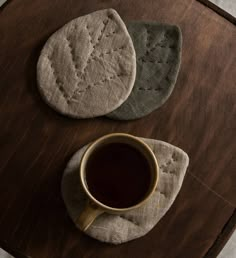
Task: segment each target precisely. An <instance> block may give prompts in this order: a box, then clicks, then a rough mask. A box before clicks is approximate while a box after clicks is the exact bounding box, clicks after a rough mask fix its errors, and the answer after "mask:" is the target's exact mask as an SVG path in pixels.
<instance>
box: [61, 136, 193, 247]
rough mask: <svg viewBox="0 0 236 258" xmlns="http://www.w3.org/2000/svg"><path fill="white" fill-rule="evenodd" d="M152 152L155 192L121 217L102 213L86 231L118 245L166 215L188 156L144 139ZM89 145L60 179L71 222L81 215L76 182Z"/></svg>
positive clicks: (80, 193)
mask: <svg viewBox="0 0 236 258" xmlns="http://www.w3.org/2000/svg"><path fill="white" fill-rule="evenodd" d="M141 139H142V140H143V141H144V142H146V143H147V144H148V145H149V146H150V147H151V149H152V150H153V152H154V154H155V156H156V158H157V160H158V163H159V167H160V178H159V183H158V186H157V189H156V192H155V193H154V194H153V196H152V197H151V198H150V199H149V201H148V202H147V203H146V204H145V205H144V206H142V207H140V208H138V209H135V210H132V211H129V212H125V213H123V214H121V215H112V214H106V213H105V214H102V215H101V216H99V217H98V218H97V219H96V220H95V221H94V222H93V224H92V225H91V226H90V227H89V229H88V230H87V231H86V234H88V235H89V236H91V237H93V238H95V239H97V240H100V241H102V242H107V243H112V244H120V243H124V242H127V241H130V240H133V239H135V238H138V237H141V236H143V235H145V234H147V233H148V232H149V231H150V230H151V229H152V228H153V227H154V226H155V225H156V224H157V222H158V221H159V220H160V219H161V218H162V217H163V216H164V215H165V213H166V212H167V211H168V210H169V209H170V207H171V205H172V203H173V202H174V200H175V198H176V196H177V194H178V193H179V191H180V188H181V185H182V183H183V179H184V176H185V173H186V170H187V167H188V163H189V158H188V155H187V154H186V153H185V152H184V151H183V150H181V149H180V148H178V147H175V146H173V145H171V144H169V143H166V142H163V141H158V140H152V139H144V138H141ZM88 146H89V145H86V146H85V147H83V148H81V149H80V150H78V151H77V152H76V153H75V154H74V156H73V157H72V158H71V160H70V161H69V163H68V165H67V167H66V169H65V171H64V175H63V178H62V185H61V186H62V188H61V189H62V196H63V199H64V202H65V205H66V208H67V210H68V213H69V215H70V217H71V219H72V220H73V221H75V220H76V219H77V218H78V216H79V214H80V213H81V211H82V209H83V207H84V206H85V203H86V196H85V193H84V192H83V190H82V186H81V185H80V181H79V165H80V160H81V157H82V155H83V153H84V152H85V150H86V149H87V148H88Z"/></svg>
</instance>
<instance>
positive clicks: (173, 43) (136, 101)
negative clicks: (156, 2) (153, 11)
mask: <svg viewBox="0 0 236 258" xmlns="http://www.w3.org/2000/svg"><path fill="white" fill-rule="evenodd" d="M127 28H128V31H129V33H130V36H131V38H132V39H133V43H134V48H135V51H136V58H137V75H136V81H135V84H134V88H133V91H132V93H131V94H130V96H129V98H128V99H127V101H126V102H125V103H124V104H123V105H121V106H120V107H119V108H118V109H116V110H115V111H113V112H112V113H111V114H108V117H109V118H112V119H119V120H131V119H137V118H141V117H143V116H145V115H147V114H149V113H151V112H152V111H153V110H155V109H157V108H158V107H160V106H161V105H162V104H163V103H164V102H165V101H166V100H167V99H168V97H169V96H170V94H171V92H172V91H173V89H174V85H175V82H176V79H177V75H178V71H179V67H180V60H181V47H182V36H181V31H180V29H179V28H178V27H177V26H174V25H168V24H159V23H154V22H153V23H151V22H129V23H128V24H127Z"/></svg>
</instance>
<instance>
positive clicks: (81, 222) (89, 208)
mask: <svg viewBox="0 0 236 258" xmlns="http://www.w3.org/2000/svg"><path fill="white" fill-rule="evenodd" d="M102 213H104V210H103V209H101V208H100V207H98V206H97V205H96V204H94V203H92V202H91V201H88V202H87V204H86V206H85V208H84V209H83V211H82V213H81V214H80V216H79V217H78V218H77V219H76V220H75V224H76V225H77V226H78V227H79V229H80V230H81V231H86V230H87V229H88V228H89V226H90V225H91V224H92V223H93V221H94V220H95V219H96V218H97V217H98V216H99V215H100V214H102Z"/></svg>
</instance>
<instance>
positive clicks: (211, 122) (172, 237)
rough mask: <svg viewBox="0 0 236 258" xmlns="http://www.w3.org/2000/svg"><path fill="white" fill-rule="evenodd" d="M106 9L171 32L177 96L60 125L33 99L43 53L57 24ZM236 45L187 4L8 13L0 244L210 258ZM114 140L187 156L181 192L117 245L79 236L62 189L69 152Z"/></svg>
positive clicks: (25, 2) (39, 4)
mask: <svg viewBox="0 0 236 258" xmlns="http://www.w3.org/2000/svg"><path fill="white" fill-rule="evenodd" d="M108 7H113V8H115V9H116V10H117V11H118V12H119V13H120V15H121V16H122V17H123V18H124V19H125V20H156V21H161V22H167V23H173V24H178V25H179V26H180V28H181V30H182V33H183V56H182V66H181V70H180V73H179V77H178V80H177V83H176V88H175V90H174V92H173V94H172V96H171V97H170V99H169V100H168V101H167V102H166V103H165V105H164V106H162V107H161V108H160V109H159V110H157V111H155V112H153V113H152V114H150V115H149V116H147V117H145V118H143V119H140V120H137V121H131V122H119V121H112V120H109V119H107V118H96V119H89V120H74V119H70V118H66V117H63V116H61V115H59V114H57V113H56V112H54V111H53V110H52V109H50V108H49V107H48V106H47V105H46V104H45V103H44V102H43V101H42V99H41V98H40V96H39V93H38V91H37V83H36V63H37V59H38V56H39V53H40V50H41V48H42V46H43V44H44V43H45V42H46V40H47V38H48V37H49V36H50V35H51V34H52V33H53V32H54V31H55V30H57V29H58V28H60V27H61V26H62V25H63V24H65V23H66V22H68V21H70V20H71V19H73V18H75V17H78V16H80V15H83V14H86V13H89V12H92V11H94V10H97V9H102V8H108ZM235 42H236V30H235V26H234V25H233V24H232V23H230V22H228V21H227V20H225V19H224V18H223V17H221V16H219V15H218V14H216V13H215V12H213V11H212V10H210V9H208V8H206V7H205V6H204V5H202V4H201V3H199V2H197V1H194V0H192V1H189V0H176V1H174V0H166V1H161V0H156V1H146V2H143V1H142V0H136V1H135V0H130V1H112V0H103V1H98V0H95V1H94V0H93V1H92V0H87V1H76V0H70V1H66V0H62V1H47V0H40V1H39V0H35V1H30V0H13V1H10V2H9V3H8V4H7V5H5V7H4V8H3V9H2V10H1V13H0V49H1V58H0V71H1V73H0V74H1V75H0V89H1V94H0V124H1V131H0V145H1V148H0V155H1V156H0V157H1V163H0V211H1V212H0V232H1V235H0V240H4V241H6V242H7V243H9V244H10V245H11V246H14V247H16V248H19V249H20V250H22V251H23V252H24V253H25V254H28V255H30V256H32V257H34V258H41V257H43V258H47V257H50V258H53V257H65V258H67V257H68V258H73V257H84V258H89V257H90V258H92V257H96V258H108V257H113V258H120V257H122V258H133V257H135V258H139V257H140V258H143V257H149V258H156V257H159V258H160V257H163V258H164V257H165V258H166V257H168V258H172V257H181V258H189V257H191V258H195V257H196V258H200V257H206V255H207V253H209V250H216V251H215V254H214V255H216V253H217V252H218V251H219V250H218V249H217V248H212V247H213V246H214V245H215V243H217V239H218V237H219V235H220V234H221V231H222V230H223V229H225V226H226V225H228V224H230V223H229V221H230V219H231V218H232V217H233V215H234V214H235V205H236V174H235V168H236V163H235V159H234V154H235V152H236V148H235V147H236V145H235V140H234V139H235V128H236V123H235V115H236V106H235V97H236V96H235V95H236V91H235V86H236V85H235V81H236V57H235V53H236V44H235ZM111 132H126V133H131V134H134V135H138V136H142V137H149V138H154V139H160V140H164V141H167V142H170V143H171V144H174V145H176V146H179V147H181V148H182V149H183V150H185V151H186V152H187V153H188V154H189V156H190V167H189V169H188V173H187V176H186V178H185V181H184V184H183V188H182V189H181V192H180V194H179V196H178V197H177V199H176V201H175V203H174V205H173V207H172V208H171V209H170V210H169V211H168V213H167V215H166V216H165V217H164V218H163V219H162V220H161V221H160V223H158V225H157V226H156V227H155V228H154V229H153V230H152V231H151V232H150V233H149V234H148V235H146V236H145V237H143V238H140V239H138V240H135V241H132V242H130V243H127V244H123V245H119V246H110V245H106V244H103V243H99V242H98V241H96V240H93V239H91V238H89V237H87V236H85V235H84V234H82V233H81V232H79V231H78V230H77V229H76V228H75V226H74V225H73V223H72V222H71V220H70V219H69V217H68V215H67V212H66V209H65V206H64V204H63V202H62V199H61V193H60V182H61V176H62V173H63V169H64V167H65V165H66V163H67V161H68V160H69V158H70V157H71V155H72V154H73V153H74V152H75V151H76V150H77V149H78V148H80V147H81V146H83V145H84V144H86V143H88V142H90V141H91V140H93V139H96V138H97V137H99V136H102V135H104V134H106V133H111ZM231 231H232V229H231ZM231 231H229V232H228V231H226V232H228V233H227V234H224V239H223V242H224V241H226V240H227V237H229V235H230V232H231ZM211 255H212V253H211ZM212 257H213V256H212Z"/></svg>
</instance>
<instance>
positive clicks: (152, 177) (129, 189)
mask: <svg viewBox="0 0 236 258" xmlns="http://www.w3.org/2000/svg"><path fill="white" fill-rule="evenodd" d="M79 172H80V181H81V185H82V187H83V190H84V192H85V194H86V196H87V204H86V206H85V207H84V209H83V211H82V212H81V214H80V216H79V217H78V219H77V220H76V225H77V226H78V227H79V228H80V229H81V230H82V231H86V230H87V229H88V228H89V226H90V225H91V224H92V222H93V221H94V220H95V219H96V218H97V217H98V216H99V215H101V214H102V213H104V212H106V213H111V214H122V213H124V212H126V211H130V210H133V209H136V208H139V207H140V206H142V205H144V204H145V203H146V202H147V201H148V199H149V198H150V197H151V196H152V194H153V193H154V191H155V189H156V187H157V183H158V178H159V167H158V162H157V159H156V157H155V155H154V153H153V152H152V150H151V148H150V147H149V146H148V145H147V144H146V143H144V142H143V141H142V140H140V139H139V138H137V137H135V136H132V135H129V134H125V133H113V134H108V135H105V136H103V137H101V138H99V139H97V140H96V141H94V142H93V143H92V144H91V145H90V146H89V147H88V149H87V150H86V151H85V153H84V155H83V157H82V160H81V164H80V171H79Z"/></svg>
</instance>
